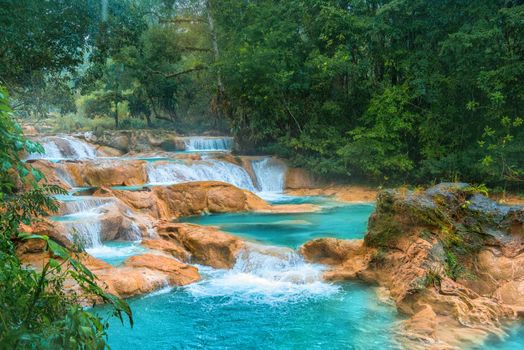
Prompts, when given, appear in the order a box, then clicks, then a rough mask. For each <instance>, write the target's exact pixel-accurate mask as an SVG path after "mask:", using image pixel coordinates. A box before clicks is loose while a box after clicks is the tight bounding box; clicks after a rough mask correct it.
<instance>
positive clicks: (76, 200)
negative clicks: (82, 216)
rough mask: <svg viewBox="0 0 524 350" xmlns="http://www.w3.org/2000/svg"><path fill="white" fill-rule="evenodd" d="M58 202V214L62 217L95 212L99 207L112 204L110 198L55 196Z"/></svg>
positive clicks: (112, 201)
mask: <svg viewBox="0 0 524 350" xmlns="http://www.w3.org/2000/svg"><path fill="white" fill-rule="evenodd" d="M56 198H57V199H58V200H60V203H61V207H60V209H61V210H60V212H61V214H62V215H72V214H79V213H88V212H96V211H97V210H98V209H100V207H102V206H104V205H106V204H111V203H114V199H112V198H101V197H92V196H70V195H65V196H56Z"/></svg>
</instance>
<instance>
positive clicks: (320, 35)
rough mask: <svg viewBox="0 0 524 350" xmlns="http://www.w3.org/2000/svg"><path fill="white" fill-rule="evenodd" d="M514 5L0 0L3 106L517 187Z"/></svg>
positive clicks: (489, 0) (415, 178) (390, 174)
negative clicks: (7, 100) (10, 100)
mask: <svg viewBox="0 0 524 350" xmlns="http://www.w3.org/2000/svg"><path fill="white" fill-rule="evenodd" d="M523 17H524V5H523V4H522V2H521V1H518V0H500V1H493V0H486V1H460V0H449V1H424V0H418V1H402V0H395V1H386V0H377V1H374V0H373V1H367V0H366V1H363V0H356V1H319V0H312V1H309V0H296V1H295V0H292V1H285V2H283V1H269V0H267V1H265V0H264V1H228V0H220V1H219V0H209V1H203V0H195V1H192V0H186V1H174V0H167V1H162V0H122V1H101V2H100V1H94V0H84V1H67V0H61V1H51V2H33V1H27V0H26V1H2V6H1V8H0V18H1V22H2V26H3V27H4V28H3V33H5V35H3V36H2V38H1V39H0V40H1V47H2V54H1V55H0V60H1V62H0V63H1V64H0V78H1V79H2V83H3V84H4V85H5V86H7V88H8V89H9V90H10V91H11V94H12V95H13V97H14V107H15V110H16V112H17V115H19V116H20V117H22V116H25V117H33V118H37V119H42V118H50V119H51V121H50V124H54V125H58V127H59V128H61V129H66V131H67V130H69V131H70V130H78V129H80V128H84V129H96V128H97V127H99V128H111V127H117V128H124V129H125V128H147V127H162V128H173V129H176V130H178V131H180V132H183V133H191V132H202V131H204V130H214V131H215V132H222V133H223V132H228V131H229V132H230V133H232V134H233V135H234V136H235V137H236V139H237V142H238V144H239V146H240V148H241V150H242V151H243V152H244V153H245V152H250V153H273V154H278V155H281V156H283V157H286V158H289V159H291V160H292V161H293V162H294V163H295V164H296V165H298V166H304V167H307V168H309V169H311V170H313V171H314V172H316V173H318V174H322V175H324V176H331V177H337V178H342V179H352V180H360V181H362V180H366V181H374V182H378V183H428V182H432V181H438V180H464V181H472V182H477V183H482V182H486V183H489V184H490V185H493V186H508V185H509V186H510V187H512V186H513V187H518V186H519V183H521V182H522V175H523V174H522V169H523V165H524V164H523V162H524V157H522V155H521V151H522V149H523V147H524V139H523V137H524V135H523V127H522V118H523V116H522V110H523V105H524V84H523V82H524V57H523V55H524V25H523V20H522V18H523ZM28 18H32V19H33V20H32V21H27V19H28Z"/></svg>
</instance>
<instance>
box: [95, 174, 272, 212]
mask: <svg viewBox="0 0 524 350" xmlns="http://www.w3.org/2000/svg"><path fill="white" fill-rule="evenodd" d="M94 195H95V196H105V197H108V196H114V197H116V198H118V199H120V200H121V201H123V202H124V203H125V204H127V205H128V206H130V207H131V208H133V209H135V210H137V211H138V212H140V213H143V214H148V215H151V216H152V217H154V218H158V219H164V220H170V219H175V218H179V217H183V216H192V215H200V214H202V213H225V212H239V211H247V210H269V209H271V208H272V207H271V206H270V205H269V204H267V203H266V202H265V201H263V200H262V199H260V198H259V197H257V196H256V195H254V194H253V193H251V192H249V191H245V190H242V189H239V188H237V187H235V186H233V185H230V184H227V183H224V182H218V181H200V182H188V183H182V184H177V185H170V186H155V187H152V188H145V189H143V190H141V191H121V190H111V189H107V188H102V189H101V190H98V191H97V192H95V194H94Z"/></svg>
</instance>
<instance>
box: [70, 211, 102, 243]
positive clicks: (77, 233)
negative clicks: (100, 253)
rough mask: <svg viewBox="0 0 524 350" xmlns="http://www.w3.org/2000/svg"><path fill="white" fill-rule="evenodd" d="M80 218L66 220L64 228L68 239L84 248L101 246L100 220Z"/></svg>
mask: <svg viewBox="0 0 524 350" xmlns="http://www.w3.org/2000/svg"><path fill="white" fill-rule="evenodd" d="M92 219H94V220H86V219H81V220H79V221H74V222H67V223H66V224H65V225H66V228H67V232H68V234H69V239H70V240H71V241H72V242H74V243H76V244H79V245H80V246H82V247H84V248H94V247H100V246H102V239H101V237H102V225H101V223H100V220H97V218H92Z"/></svg>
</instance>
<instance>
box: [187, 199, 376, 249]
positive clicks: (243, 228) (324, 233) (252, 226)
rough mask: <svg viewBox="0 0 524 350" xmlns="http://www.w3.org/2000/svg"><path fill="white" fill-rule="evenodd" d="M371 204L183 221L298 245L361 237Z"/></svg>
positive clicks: (265, 240)
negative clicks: (313, 241) (325, 239)
mask: <svg viewBox="0 0 524 350" xmlns="http://www.w3.org/2000/svg"><path fill="white" fill-rule="evenodd" d="M373 208H374V207H373V205H372V204H344V205H338V206H328V207H326V208H324V209H323V210H322V211H321V212H316V213H300V214H260V213H239V214H218V215H203V216H194V217H189V218H184V219H182V220H181V221H182V222H189V223H194V224H199V225H212V226H219V227H220V228H221V229H222V230H223V231H227V232H230V233H233V234H235V235H238V236H241V237H245V238H248V239H250V240H254V241H257V242H259V243H263V244H273V245H279V246H287V247H292V248H297V247H298V246H300V245H302V244H304V243H305V242H307V241H309V240H311V239H314V238H319V237H335V238H341V239H353V238H362V237H363V236H364V233H365V232H366V227H367V221H368V218H369V215H370V214H371V212H372V211H373Z"/></svg>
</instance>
